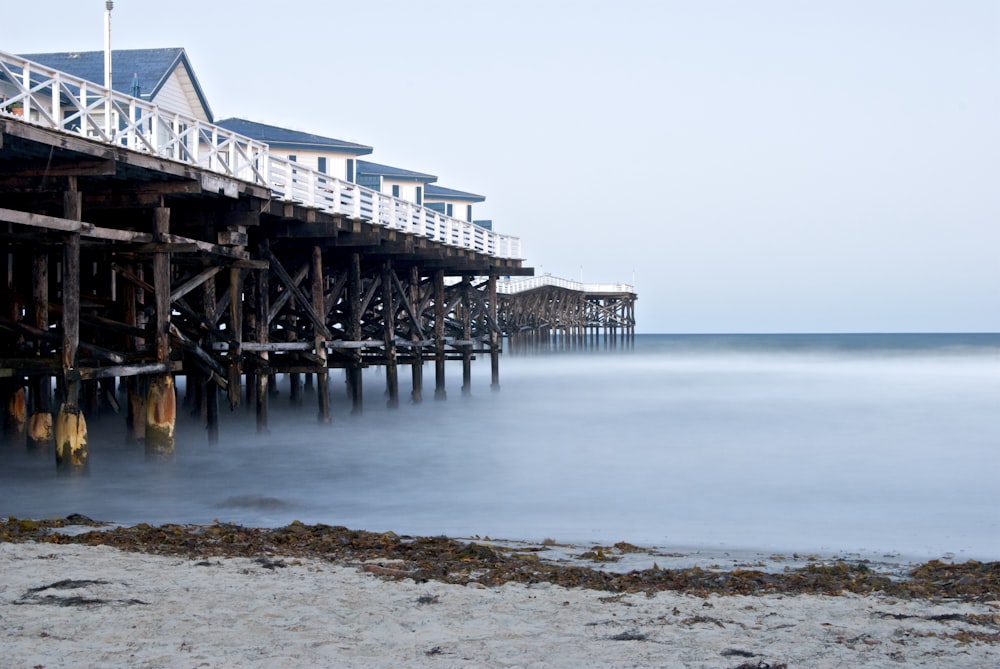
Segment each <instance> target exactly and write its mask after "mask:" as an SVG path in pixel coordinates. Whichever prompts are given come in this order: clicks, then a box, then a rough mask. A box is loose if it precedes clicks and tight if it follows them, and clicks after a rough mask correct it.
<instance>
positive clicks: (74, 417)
mask: <svg viewBox="0 0 1000 669" xmlns="http://www.w3.org/2000/svg"><path fill="white" fill-rule="evenodd" d="M67 182H68V187H67V189H66V191H65V192H64V193H63V217H64V218H66V219H68V220H71V221H79V220H81V219H82V214H83V196H82V194H81V193H80V192H79V191H78V190H77V189H76V177H68V178H67ZM62 310H63V313H62V326H63V341H62V378H63V402H62V405H61V406H60V407H59V413H58V414H57V415H56V420H55V428H54V430H53V432H54V435H55V440H56V467H57V468H58V469H63V470H69V471H82V470H83V469H84V468H85V467H86V465H87V420H86V418H85V417H84V415H83V412H82V411H80V409H79V407H78V402H79V398H80V378H79V372H78V370H77V368H76V362H77V359H76V358H77V349H78V348H79V346H80V233H79V232H70V233H68V234H67V235H66V241H65V243H64V244H63V267H62Z"/></svg>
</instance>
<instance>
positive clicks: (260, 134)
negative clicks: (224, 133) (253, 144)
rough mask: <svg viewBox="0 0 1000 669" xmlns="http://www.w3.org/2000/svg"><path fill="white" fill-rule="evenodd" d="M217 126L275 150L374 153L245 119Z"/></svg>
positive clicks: (356, 154) (363, 147) (348, 144)
mask: <svg viewBox="0 0 1000 669" xmlns="http://www.w3.org/2000/svg"><path fill="white" fill-rule="evenodd" d="M215 124H216V125H218V126H221V127H223V128H225V129H226V130H232V131H233V132H236V133H239V134H241V135H243V136H244V137H249V138H251V139H256V140H259V141H261V142H266V143H267V144H268V145H270V146H272V147H274V148H281V149H303V150H310V151H322V150H324V149H325V150H327V151H339V152H341V153H351V154H354V155H355V156H364V155H367V154H369V153H371V152H372V151H373V149H372V147H370V146H365V145H364V144H355V143H354V142H345V141H343V140H341V139H332V138H330V137H321V136H320V135H313V134H310V133H308V132H300V131H298V130H289V129H288V128H279V127H278V126H275V125H267V124H265V123H257V122H256V121H248V120H246V119H243V118H227V119H223V120H221V121H216V122H215Z"/></svg>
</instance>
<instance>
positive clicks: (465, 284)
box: [461, 276, 472, 395]
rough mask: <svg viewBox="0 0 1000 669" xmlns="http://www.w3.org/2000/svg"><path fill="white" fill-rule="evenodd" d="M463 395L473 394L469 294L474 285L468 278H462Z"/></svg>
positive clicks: (470, 302) (470, 304) (470, 303)
mask: <svg viewBox="0 0 1000 669" xmlns="http://www.w3.org/2000/svg"><path fill="white" fill-rule="evenodd" d="M461 290H462V341H463V342H465V343H463V344H462V394H463V395H469V394H471V393H472V344H471V343H469V342H471V340H472V301H471V297H470V295H469V293H470V292H471V291H472V283H471V280H470V279H469V277H468V276H463V277H462V287H461Z"/></svg>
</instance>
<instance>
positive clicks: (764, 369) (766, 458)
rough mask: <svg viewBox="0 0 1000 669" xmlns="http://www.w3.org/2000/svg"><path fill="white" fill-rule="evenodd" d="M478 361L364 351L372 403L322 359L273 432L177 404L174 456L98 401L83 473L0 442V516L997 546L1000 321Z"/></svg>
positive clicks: (671, 340)
mask: <svg viewBox="0 0 1000 669" xmlns="http://www.w3.org/2000/svg"><path fill="white" fill-rule="evenodd" d="M473 373H474V378H473V392H472V394H471V395H470V396H463V395H462V394H461V392H460V385H461V367H460V366H459V365H458V364H457V363H452V364H449V367H448V399H447V400H446V401H443V402H442V401H434V400H432V399H427V400H425V401H424V403H423V404H421V405H407V404H405V402H404V404H403V406H401V407H400V408H399V409H397V410H394V411H390V410H388V409H385V408H384V404H385V402H384V398H383V397H382V390H383V387H384V377H383V376H382V374H381V370H370V371H369V372H366V374H367V376H366V380H365V383H366V392H367V393H368V395H367V397H366V405H365V413H364V415H363V416H350V415H349V414H348V403H347V401H346V399H345V397H344V395H343V385H342V383H341V378H342V377H341V376H340V374H339V373H335V374H333V375H332V381H333V382H332V383H331V386H332V387H333V388H334V389H335V390H336V393H335V396H334V402H335V405H336V407H337V413H336V416H335V422H334V424H333V425H330V426H323V425H319V424H318V423H316V422H315V408H314V405H315V397H314V396H307V397H306V405H305V406H304V407H302V408H300V409H295V410H292V409H290V408H289V407H288V394H287V387H285V386H283V387H282V389H281V395H280V396H279V397H278V398H276V399H275V400H274V401H273V403H272V415H271V430H270V434H267V435H259V434H257V433H256V431H255V425H254V419H253V416H252V414H250V413H247V412H246V411H245V410H241V411H238V412H236V413H234V414H230V413H228V412H226V414H225V415H224V416H223V420H222V425H221V433H222V442H221V443H219V444H218V445H215V446H210V445H209V444H208V443H207V439H206V437H205V435H204V432H203V430H202V429H201V427H200V426H199V425H197V424H196V422H195V421H193V420H188V421H185V422H184V423H183V424H182V425H180V426H179V427H178V435H179V437H178V445H177V452H176V456H175V458H174V460H173V461H171V462H167V463H163V462H156V461H147V460H146V458H145V456H144V452H143V449H142V447H141V446H138V447H137V446H130V445H126V444H125V443H124V441H123V434H124V420H123V419H120V418H117V417H116V418H113V419H110V420H100V421H92V424H91V440H90V441H91V448H90V451H91V465H90V471H89V475H88V476H85V477H76V478H67V477H57V476H56V475H55V467H54V464H53V462H52V461H50V460H49V459H39V458H37V457H29V456H28V455H27V454H26V453H25V451H24V449H23V447H22V446H20V445H14V444H10V443H6V444H4V445H3V446H2V447H0V457H2V460H0V462H2V463H3V466H2V467H0V513H2V514H4V515H16V516H30V517H49V516H64V515H67V514H69V513H82V514H85V515H88V516H90V517H92V518H95V519H101V520H109V521H118V522H123V523H136V522H151V523H164V522H191V523H205V522H211V521H212V520H213V519H219V520H223V521H232V522H237V523H242V524H248V525H282V524H286V523H288V522H290V521H292V520H294V519H298V520H302V521H303V522H308V523H316V522H322V523H327V524H336V525H346V526H348V527H354V528H362V529H369V530H377V531H385V530H393V531H396V532H398V533H406V534H433V535H436V534H447V535H452V536H471V535H475V534H478V535H489V536H491V537H494V538H498V537H504V538H517V539H535V540H540V539H543V538H547V537H551V538H554V539H556V540H559V541H574V542H589V541H598V542H602V543H609V542H611V543H613V542H616V541H620V540H627V541H630V542H632V543H636V544H646V545H655V546H676V547H684V548H690V547H704V548H708V549H728V548H734V549H736V548H751V549H763V550H774V551H834V552H838V551H861V552H890V553H894V554H900V555H903V556H907V557H915V558H928V557H940V556H941V555H943V554H945V553H953V554H954V555H955V557H956V559H965V558H977V559H1000V475H998V472H1000V335H784V336H756V335H745V336H660V335H644V336H639V337H637V339H636V344H635V348H634V349H633V350H622V349H618V350H616V351H608V352H594V351H590V352H586V353H557V354H547V355H523V354H522V355H511V354H505V355H504V356H503V357H502V359H501V385H502V388H501V390H500V392H491V391H490V388H489V362H488V360H481V361H477V362H476V363H474V367H473ZM424 376H425V381H426V380H429V384H426V383H425V397H428V398H429V397H431V396H432V395H433V366H427V367H425V375H424ZM400 377H401V379H403V380H404V383H403V384H402V388H401V395H402V396H403V397H404V398H405V397H407V394H408V390H409V388H408V381H407V380H408V378H409V374H408V370H407V369H405V368H401V373H400ZM428 385H429V386H430V387H429V388H428V387H427V386H428Z"/></svg>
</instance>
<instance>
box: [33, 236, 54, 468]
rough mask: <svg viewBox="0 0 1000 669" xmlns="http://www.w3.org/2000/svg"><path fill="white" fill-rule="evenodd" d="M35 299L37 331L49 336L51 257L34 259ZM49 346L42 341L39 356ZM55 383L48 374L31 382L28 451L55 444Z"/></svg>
mask: <svg viewBox="0 0 1000 669" xmlns="http://www.w3.org/2000/svg"><path fill="white" fill-rule="evenodd" d="M31 275H32V276H31V280H32V297H33V302H34V311H35V327H36V328H38V329H39V330H41V331H44V332H47V331H48V329H49V254H48V253H36V254H35V256H34V258H33V259H32V272H31ZM44 346H45V343H44V342H43V341H42V340H39V341H38V343H37V345H36V353H37V355H38V356H39V357H41V356H44V355H45V354H46V352H45V351H44V350H43V347H44ZM52 439H53V433H52V383H51V381H50V379H49V376H48V375H47V374H43V375H39V376H37V377H35V378H34V379H32V381H31V417H30V418H29V419H28V440H27V444H28V447H29V448H31V449H32V450H37V451H44V450H46V449H47V448H48V447H49V445H51V444H52Z"/></svg>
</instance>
